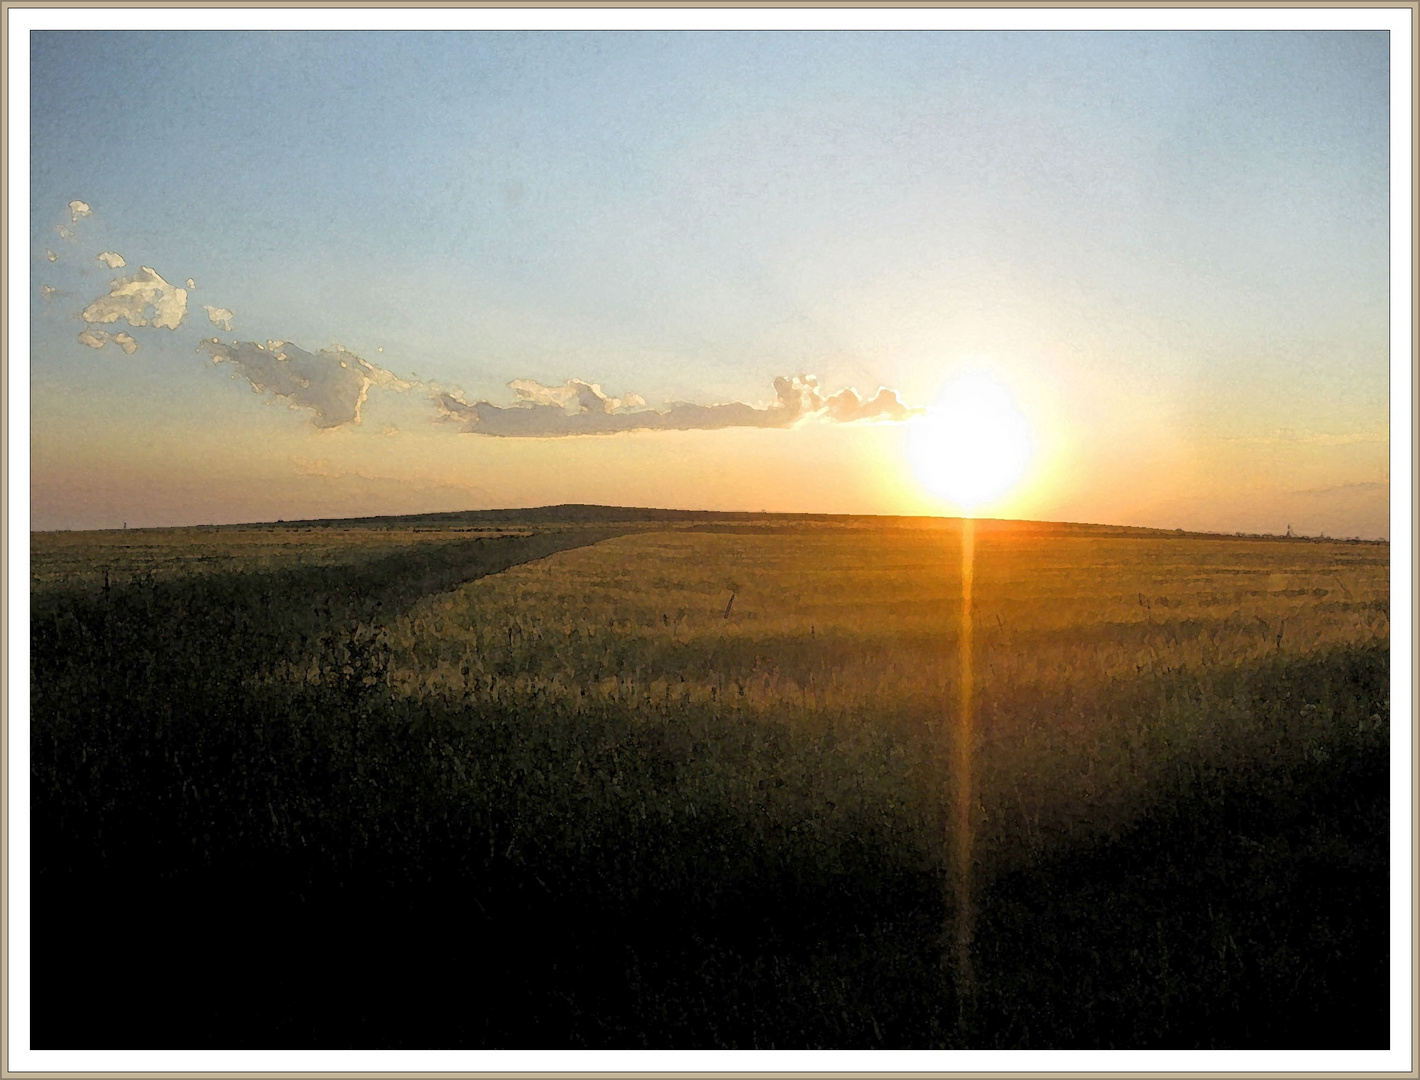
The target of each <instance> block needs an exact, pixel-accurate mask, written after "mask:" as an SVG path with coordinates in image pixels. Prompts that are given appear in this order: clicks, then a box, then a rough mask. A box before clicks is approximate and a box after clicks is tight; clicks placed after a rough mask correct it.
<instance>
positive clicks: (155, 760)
mask: <svg viewBox="0 0 1420 1080" xmlns="http://www.w3.org/2000/svg"><path fill="white" fill-rule="evenodd" d="M1389 557H1390V552H1389V548H1388V546H1386V545H1383V544H1361V543H1341V542H1319V541H1307V540H1282V539H1267V538H1222V537H1207V536H1194V535H1184V534H1181V533H1179V534H1174V533H1160V532H1151V531H1147V530H1139V529H1122V528H1107V527H1091V526H1064V525H1048V524H1033V523H1016V522H1010V523H1008V522H979V523H977V525H976V532H975V557H974V568H975V572H974V585H973V592H972V609H971V610H972V619H973V634H972V638H971V642H972V644H971V651H970V652H971V672H972V676H973V701H974V707H975V716H974V723H975V727H974V733H973V739H972V743H971V747H970V751H971V752H970V760H971V787H970V798H969V801H970V803H971V807H972V826H971V833H972V836H973V843H972V846H971V849H970V851H971V864H970V881H971V885H970V890H971V911H972V915H971V919H972V922H973V924H974V925H973V934H972V940H973V945H972V949H971V969H972V970H971V975H970V976H969V977H968V976H967V975H966V974H965V973H964V970H963V968H962V963H961V957H960V956H959V955H957V954H956V953H954V951H953V941H954V940H955V935H956V933H957V931H958V929H959V927H958V926H957V925H956V924H957V923H958V922H960V916H959V915H958V914H957V911H958V906H957V903H956V896H955V894H956V893H957V892H958V890H959V889H960V887H961V886H960V882H959V881H957V880H956V879H955V878H954V877H953V872H952V867H951V865H950V853H951V852H952V851H953V850H956V848H955V846H954V845H955V844H956V841H957V838H956V837H954V835H953V832H954V830H956V829H957V828H958V824H957V821H956V819H955V818H954V816H953V814H952V812H951V807H952V806H953V800H954V799H955V797H956V794H957V784H958V782H959V778H958V776H957V771H956V770H955V769H954V767H953V745H952V732H953V731H954V730H955V725H956V724H957V722H958V720H959V719H960V716H959V714H960V708H961V706H960V704H959V702H960V695H959V689H960V680H961V678H962V668H961V662H960V653H961V649H960V645H961V641H960V634H961V621H960V616H961V607H962V590H963V580H962V573H961V566H962V554H961V530H960V527H959V524H958V523H956V522H947V521H936V520H930V519H867V518H856V519H855V518H794V517H784V516H778V515H712V514H674V513H660V514H645V513H642V514H637V513H634V512H615V511H609V510H605V509H600V508H560V509H556V510H544V511H537V512H522V513H521V514H519V513H515V512H506V513H503V514H501V515H499V514H483V515H479V514H469V515H446V516H431V517H429V518H421V519H389V520H386V521H380V520H369V521H361V522H347V523H323V524H318V525H309V524H290V525H287V524H281V525H274V526H252V527H244V528H237V527H228V528H222V529H208V530H198V529H190V530H161V531H152V532H144V531H136V530H131V531H125V532H111V533H93V534H35V535H34V536H33V538H32V563H33V569H32V586H31V600H32V663H31V676H32V692H31V703H32V705H31V707H32V718H31V724H32V728H31V746H32V784H33V789H32V791H33V793H32V826H31V830H32V849H33V860H34V889H33V898H32V910H33V912H34V927H33V945H32V949H33V958H34V959H33V963H34V972H35V975H34V980H33V986H32V995H33V1016H34V1022H33V1030H32V1042H33V1045H34V1046H36V1047H37V1048H43V1047H100V1046H104V1047H112V1046H170V1047H179V1046H181V1047H202V1046H238V1045H246V1046H273V1047H274V1046H282V1047H301V1046H361V1047H364V1046H368V1047H424V1048H433V1047H461V1046H469V1047H474V1046H508V1047H531V1046H539V1047H562V1046H565V1047H601V1046H606V1047H642V1046H675V1047H779V1048H787V1047H818V1046H823V1047H962V1046H970V1047H981V1048H996V1047H1036V1048H1045V1047H1102V1048H1109V1047H1170V1048H1173V1047H1219V1048H1221V1047H1258V1048H1261V1047H1276V1046H1336V1047H1378V1046H1384V1045H1386V1044H1387V1041H1388V1015H1387V1008H1388V974H1389V943H1388V933H1389V931H1388V919H1389V896H1388V888H1389V867H1388V843H1389V839H1388V830H1389V797H1388V776H1389V716H1390V702H1389V692H1388V686H1389V622H1388V613H1389V603H1388V597H1389ZM132 968H143V969H145V970H146V971H147V972H148V973H149V976H150V978H156V980H157V981H158V982H159V984H160V985H161V986H162V987H164V988H165V989H164V990H162V991H160V992H159V993H158V995H157V996H156V997H146V998H142V999H134V998H132V997H131V996H129V995H126V994H125V992H124V989H123V988H124V986H125V983H126V980H127V979H128V977H129V976H128V972H129V970H130V969H132Z"/></svg>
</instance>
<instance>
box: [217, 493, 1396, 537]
mask: <svg viewBox="0 0 1420 1080" xmlns="http://www.w3.org/2000/svg"><path fill="white" fill-rule="evenodd" d="M960 521H961V519H960V518H947V517H931V516H928V515H888V514H881V515H878V514H778V513H775V514H771V513H768V512H763V511H761V512H753V511H739V510H666V509H661V508H657V507H645V506H598V505H593V504H588V503H561V504H559V505H557V506H535V507H521V508H512V509H504V510H453V511H449V512H446V513H439V514H397V515H387V516H376V517H352V518H312V519H306V520H299V521H277V522H261V523H253V525H249V526H229V527H232V528H251V527H260V526H262V525H266V526H273V525H282V526H285V527H292V526H299V527H310V528H400V527H402V528H414V527H423V528H441V529H448V528H459V527H461V526H462V527H469V528H475V527H480V526H482V527H492V526H501V527H508V526H516V525H538V526H547V525H612V524H615V525H653V524H668V525H680V526H688V527H691V528H695V529H697V530H700V529H705V530H716V531H718V530H719V529H734V530H735V531H743V530H746V529H754V530H756V531H757V530H772V529H780V528H784V527H786V526H790V525H793V524H796V523H799V522H812V523H816V524H823V525H838V526H841V527H847V528H868V527H872V528H883V527H885V526H886V527H889V528H905V529H940V528H946V527H951V528H957V527H958V526H959V523H960ZM976 531H977V532H978V533H983V534H985V533H993V532H1013V533H1017V534H1037V535H1040V534H1055V535H1071V536H1080V537H1085V536H1097V537H1101V536H1121V537H1122V536H1139V537H1154V538H1158V539H1164V538H1174V539H1178V538H1187V537H1194V538H1204V537H1210V538H1217V537H1220V536H1221V537H1226V538H1228V539H1255V540H1282V539H1287V538H1286V537H1282V536H1275V535H1268V534H1256V533H1251V534H1246V535H1244V534H1242V533H1236V534H1234V533H1201V532H1187V531H1185V530H1183V529H1154V528H1146V527H1143V526H1135V525H1104V524H1094V523H1087V522H1069V521H1017V520H1012V519H1004V518H978V519H977V520H976ZM1292 539H1293V540H1299V541H1305V540H1306V539H1308V538H1306V537H1293V538H1292ZM1367 542H1368V543H1369V542H1377V541H1367ZM1378 542H1381V543H1384V541H1378Z"/></svg>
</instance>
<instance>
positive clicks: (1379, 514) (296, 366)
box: [29, 31, 1391, 537]
mask: <svg viewBox="0 0 1420 1080" xmlns="http://www.w3.org/2000/svg"><path fill="white" fill-rule="evenodd" d="M1389 48H1390V44H1389V40H1388V35H1387V34H1386V33H1385V32H1357V31H1338V32H1182V31H1163V32H1025V31H1008V32H975V31H964V32H924V33H911V32H873V33H869V32H847V33H834V32H826V31H825V32H808V31H803V32H768V33H748V32H725V33H677V32H665V33H661V32H607V31H601V32H586V33H573V32H553V31H544V32H448V33H423V32H419V33H415V32H408V33H382V34H375V33H365V32H359V31H351V32H338V31H332V32H302V33H292V32H272V33H265V32H260V33H259V32H190V33H189V32H153V31H145V32H109V31H80V32H59V31H43V32H36V33H33V34H31V47H30V62H31V69H30V155H31V157H30V186H29V200H30V228H29V247H30V266H31V279H30V285H31V296H30V310H29V317H30V396H31V408H30V511H31V527H32V528H35V529H53V528H116V527H120V526H121V525H122V524H124V523H127V524H128V525H129V526H130V527H137V526H153V525H188V524H203V523H227V522H240V521H270V520H275V519H277V518H282V519H286V520H293V519H300V518H312V517H332V516H356V515H368V514H384V513H390V514H394V513H412V512H428V511H444V510H460V509H478V508H489V507H509V506H511V507H517V506H539V505H548V504H553V503H562V502H584V503H606V504H615V505H625V506H665V507H683V508H704V509H718V510H752V511H758V510H770V511H781V512H817V513H866V514H924V513H926V514H956V513H960V512H962V511H963V509H970V511H971V512H973V513H977V514H980V515H983V516H1003V517H1022V518H1032V519H1047V520H1068V521H1089V522H1107V523H1116V524H1131V525H1151V526H1158V527H1164V528H1186V529H1205V530H1210V531H1225V532H1233V531H1245V532H1277V533H1281V532H1283V531H1285V530H1286V529H1287V528H1288V527H1289V526H1291V527H1292V528H1293V530H1294V531H1296V532H1299V533H1306V534H1310V535H1316V534H1319V533H1326V534H1327V535H1331V536H1353V535H1356V536H1364V537H1381V536H1387V535H1388V533H1389V483H1390V472H1389V453H1390V427H1389V409H1390V327H1389V320H1390V298H1389V290H1390V281H1389V268H1390V238H1391V222H1390V216H1389V207H1390V202H1389V200H1390V168H1389V161H1390V104H1389V87H1390V53H1389ZM964 376H969V377H970V378H968V379H967V382H968V383H969V382H970V380H971V378H975V379H978V380H979V379H985V380H988V381H989V382H990V383H991V384H992V385H993V386H996V387H998V388H999V389H1000V391H1001V393H1002V394H1004V395H1005V397H1006V398H1008V399H1009V400H1010V402H1011V403H1012V404H1013V407H1014V409H1015V410H1016V413H1017V414H1018V415H1019V417H1020V418H1022V419H1023V421H1024V428H1025V430H1026V431H1027V432H1028V433H1029V447H1028V450H1029V452H1028V453H1026V454H1024V461H1025V464H1024V466H1023V472H1021V474H1020V476H1019V478H1018V479H1017V480H1016V481H1015V482H1014V483H1013V484H1011V485H1010V486H1009V488H1008V489H1007V490H1005V491H1003V492H1001V493H999V496H998V497H995V498H992V499H989V500H988V501H986V502H984V503H980V504H977V505H973V506H971V507H964V506H963V505H962V504H960V503H957V502H954V501H953V500H952V498H951V497H949V496H944V495H942V494H941V493H940V492H939V491H937V490H934V489H933V488H932V486H931V484H930V483H929V482H928V480H927V479H925V477H926V476H927V474H928V473H930V471H931V470H930V469H924V468H923V462H922V460H921V454H922V451H921V450H920V449H914V448H916V447H921V446H923V445H945V444H943V443H940V442H938V443H932V441H931V440H927V442H926V443H924V442H923V440H922V439H920V438H918V437H917V434H918V433H920V432H922V431H924V430H929V429H930V428H931V425H933V424H936V425H942V424H947V423H951V422H952V421H951V420H950V417H952V416H955V415H959V413H960V409H958V410H957V411H956V412H953V410H952V408H951V404H952V402H951V400H950V398H951V395H952V394H953V393H954V390H953V388H954V387H957V386H960V385H963V382H962V379H963V377H964Z"/></svg>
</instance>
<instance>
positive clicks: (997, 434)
mask: <svg viewBox="0 0 1420 1080" xmlns="http://www.w3.org/2000/svg"><path fill="white" fill-rule="evenodd" d="M909 445H910V453H911V456H912V467H913V469H914V470H915V471H916V473H917V478H918V479H919V480H921V482H922V483H923V485H925V486H926V487H927V488H928V489H929V490H930V491H932V492H933V493H934V494H937V495H940V496H942V497H943V498H945V499H948V500H950V501H951V502H953V503H955V504H956V505H957V506H959V507H961V508H962V509H963V510H966V511H968V512H970V511H971V510H974V509H975V508H976V507H978V506H981V505H983V504H985V503H988V502H991V501H993V500H995V499H999V498H1000V497H1001V496H1003V495H1005V494H1006V493H1007V492H1008V491H1009V490H1010V489H1011V487H1012V485H1014V484H1015V483H1016V482H1017V481H1018V480H1020V478H1021V476H1022V475H1023V474H1024V473H1025V469H1026V465H1027V464H1028V463H1029V462H1030V458H1031V453H1032V449H1033V446H1032V442H1031V434H1030V428H1029V426H1028V425H1027V424H1026V419H1025V417H1024V416H1022V415H1021V412H1020V410H1019V409H1017V408H1016V405H1015V402H1013V401H1012V400H1011V395H1010V394H1009V393H1008V392H1007V391H1006V388H1005V387H1003V386H1002V385H1001V384H1000V383H998V382H997V381H996V380H995V379H993V378H992V377H991V376H989V375H986V374H984V373H981V372H971V373H968V374H964V375H962V376H960V377H958V378H957V379H955V380H954V381H953V382H951V383H949V384H948V385H947V387H946V388H945V389H944V390H943V391H942V395H941V397H940V398H939V399H938V402H937V404H936V405H935V406H934V407H932V408H930V409H928V410H927V415H926V416H924V417H921V418H920V419H918V420H917V421H915V422H914V423H913V425H912V430H911V434H910V443H909Z"/></svg>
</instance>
